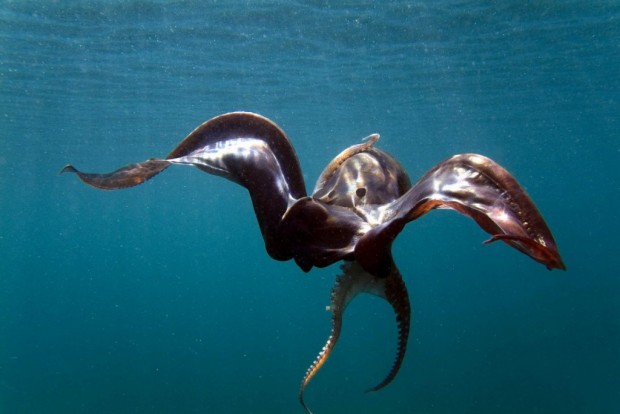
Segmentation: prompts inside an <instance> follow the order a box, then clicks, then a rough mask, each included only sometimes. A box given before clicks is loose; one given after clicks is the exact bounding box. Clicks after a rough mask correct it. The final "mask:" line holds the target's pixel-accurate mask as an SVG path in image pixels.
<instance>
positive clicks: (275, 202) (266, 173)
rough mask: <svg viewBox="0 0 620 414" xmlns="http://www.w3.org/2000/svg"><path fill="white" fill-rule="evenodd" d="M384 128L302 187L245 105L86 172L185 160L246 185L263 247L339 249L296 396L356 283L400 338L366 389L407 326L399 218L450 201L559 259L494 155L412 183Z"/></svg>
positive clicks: (312, 259)
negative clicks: (160, 150) (396, 249)
mask: <svg viewBox="0 0 620 414" xmlns="http://www.w3.org/2000/svg"><path fill="white" fill-rule="evenodd" d="M378 139H379V136H378V135H376V134H373V135H370V136H369V137H367V138H366V140H365V141H364V142H363V143H361V144H359V145H354V146H351V147H349V148H347V149H346V150H344V151H343V152H342V153H340V154H339V155H338V156H337V157H336V158H334V160H332V161H331V162H330V163H329V165H327V167H326V168H325V170H324V171H323V172H322V174H321V176H320V177H319V179H318V182H317V184H316V186H315V188H314V191H313V193H312V195H311V196H308V195H307V194H306V189H305V184H304V181H303V178H302V174H301V170H300V166H299V162H298V160H297V156H296V154H295V151H294V149H293V147H292V145H291V143H290V142H289V140H288V138H287V136H286V135H285V134H284V132H283V131H282V130H281V129H280V128H279V127H278V126H277V125H276V124H274V123H273V122H272V121H270V120H269V119H267V118H264V117H262V116H260V115H257V114H253V113H248V112H233V113H228V114H224V115H220V116H218V117H215V118H213V119H211V120H209V121H207V122H205V123H203V124H202V125H200V126H199V127H198V128H196V129H195V130H194V131H193V132H192V133H190V134H189V136H188V137H187V138H185V139H184V140H183V141H182V142H181V143H180V144H179V145H178V146H177V147H176V148H175V149H174V150H173V151H172V152H171V153H170V154H169V155H168V156H167V157H166V158H164V159H156V158H151V159H149V160H147V161H144V162H141V163H137V164H129V165H127V166H125V167H122V168H120V169H118V170H116V171H114V172H112V173H109V174H89V173H83V172H80V171H78V170H77V169H75V168H74V167H72V166H71V165H67V166H66V167H64V168H63V169H62V172H73V173H76V174H77V175H78V176H79V177H80V178H81V179H82V181H84V182H85V183H87V184H89V185H91V186H93V187H97V188H100V189H104V190H112V189H120V188H127V187H132V186H135V185H138V184H141V183H143V182H145V181H146V180H148V179H150V178H152V177H153V176H155V175H156V174H158V173H160V172H161V171H163V170H164V169H166V168H167V167H168V166H170V165H171V164H182V165H192V166H195V167H197V168H199V169H200V170H202V171H204V172H207V173H210V174H215V175H219V176H221V177H224V178H227V179H229V180H231V181H233V182H235V183H237V184H240V185H242V186H244V187H245V188H247V190H248V191H249V193H250V197H251V199H252V203H253V206H254V211H255V213H256V217H257V219H258V223H259V226H260V230H261V232H262V235H263V239H264V241H265V247H266V249H267V252H268V253H269V255H270V256H271V257H272V258H274V259H276V260H290V259H293V260H295V262H296V263H297V265H298V266H299V267H300V268H301V269H302V270H303V271H305V272H308V271H310V269H312V267H313V266H316V267H325V266H329V265H331V264H333V263H336V262H338V261H343V264H342V266H341V269H342V274H341V275H339V276H338V277H337V278H336V283H335V286H334V288H333V290H332V293H331V303H330V306H329V307H328V309H329V310H330V311H331V312H332V328H331V334H330V336H329V338H328V339H327V343H326V344H325V346H324V347H323V349H322V350H321V352H320V353H319V355H318V356H317V358H316V360H315V361H314V362H313V363H312V364H311V365H310V367H309V368H308V371H307V372H306V374H305V376H304V377H303V380H302V383H301V388H300V392H299V400H300V402H301V404H302V405H303V407H304V409H305V410H306V411H307V412H308V413H310V409H309V408H308V407H307V405H306V404H305V402H304V390H305V388H306V386H307V385H308V383H309V382H310V380H311V379H312V378H313V377H314V376H315V375H316V373H317V371H318V370H319V369H320V368H321V367H322V366H323V364H324V363H325V361H326V360H327V358H328V357H329V355H330V354H331V352H332V350H333V349H334V346H335V345H336V343H337V342H338V337H339V335H340V329H341V325H342V316H343V313H344V311H345V309H346V307H347V305H348V304H349V302H350V301H351V300H352V299H353V298H354V297H355V296H357V295H358V294H359V293H361V292H366V293H371V294H374V295H377V296H379V297H381V298H383V299H385V300H386V301H387V302H389V303H390V305H391V306H392V308H393V309H394V312H395V313H396V323H397V325H398V344H397V353H396V358H395V361H394V364H393V365H392V367H391V370H390V371H389V373H388V374H387V376H386V377H385V378H384V379H383V380H382V381H381V382H379V383H378V384H377V385H375V386H374V387H371V388H370V389H369V390H368V391H378V390H380V389H381V388H383V387H385V386H386V385H388V384H389V383H390V382H391V381H392V380H393V379H394V378H395V377H396V374H397V373H398V370H399V368H400V365H401V363H402V361H403V358H404V356H405V350H406V349H407V339H408V337H409V322H410V306H409V296H408V294H407V289H406V287H405V282H404V281H403V279H402V277H401V275H400V272H399V271H398V268H397V267H396V264H395V263H394V261H393V259H392V254H391V246H392V242H393V241H394V238H395V237H396V236H397V235H398V234H399V233H400V232H401V230H402V229H403V227H404V226H405V224H407V223H408V222H410V221H413V220H415V219H417V218H419V217H421V216H422V215H424V214H426V213H428V212H429V211H431V210H433V209H436V208H441V209H452V210H456V211H458V212H459V213H462V214H464V215H466V216H469V217H471V218H472V219H474V220H475V221H476V222H477V223H478V225H479V226H480V227H481V228H482V229H483V230H484V231H486V232H487V233H489V234H490V235H491V238H490V239H489V240H487V241H486V242H485V243H490V242H494V241H497V240H501V241H503V242H504V243H506V244H507V245H509V246H511V247H514V248H515V249H517V250H519V251H521V252H522V253H524V254H526V255H527V256H529V257H531V258H532V259H534V260H536V261H538V262H540V263H542V264H543V265H545V266H546V267H547V268H548V269H554V268H557V269H565V266H564V263H563V262H562V259H561V258H560V254H559V252H558V249H557V247H556V243H555V241H554V239H553V236H552V235H551V232H550V231H549V228H548V227H547V225H546V224H545V221H544V220H543V218H542V216H541V214H540V213H539V212H538V210H537V208H536V206H535V205H534V203H533V202H532V200H531V199H530V198H529V196H528V195H527V194H526V192H525V191H524V190H523V188H522V187H521V186H520V185H519V183H517V181H516V180H515V179H514V178H513V177H512V176H511V175H510V174H509V173H508V172H507V171H506V170H505V169H504V168H502V167H501V166H500V165H498V164H496V163H495V162H494V161H492V160H490V159H489V158H486V157H484V156H482V155H477V154H460V155H455V156H453V157H452V158H449V159H447V160H445V161H443V162H441V163H439V164H437V165H436V166H434V167H433V168H431V169H430V170H429V171H428V172H427V173H426V174H424V176H423V177H422V178H420V179H419V180H418V181H417V182H416V183H415V184H414V185H413V186H412V185H411V183H410V181H409V177H408V176H407V174H406V173H405V171H404V169H403V168H402V167H401V166H400V164H399V163H398V162H397V161H396V160H395V159H394V158H393V157H392V156H391V155H389V154H387V153H386V152H384V151H381V150H380V149H378V148H376V147H375V144H376V142H377V140H378Z"/></svg>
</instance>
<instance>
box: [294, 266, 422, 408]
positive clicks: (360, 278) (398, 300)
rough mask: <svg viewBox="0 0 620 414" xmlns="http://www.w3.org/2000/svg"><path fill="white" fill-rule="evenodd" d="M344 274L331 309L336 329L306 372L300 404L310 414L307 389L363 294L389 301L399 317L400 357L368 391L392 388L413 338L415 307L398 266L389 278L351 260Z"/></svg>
mask: <svg viewBox="0 0 620 414" xmlns="http://www.w3.org/2000/svg"><path fill="white" fill-rule="evenodd" d="M341 269H342V271H343V272H342V274H341V275H339V276H338V278H337V279H336V284H335V285H334V288H333V289H332V295H331V302H330V306H329V310H331V312H332V328H331V333H330V335H329V337H328V338H327V342H326V343H325V345H324V346H323V349H322V350H321V352H319V354H318V356H317V357H316V359H315V360H314V362H313V363H312V364H311V365H310V367H309V368H308V370H307V371H306V375H305V376H304V378H303V380H302V382H301V387H300V390H299V401H300V402H301V405H302V406H303V407H304V409H305V410H306V412H307V413H309V414H311V411H310V409H309V408H308V406H307V404H306V403H305V401H304V391H305V389H306V386H307V385H308V383H309V382H310V380H312V378H313V377H314V376H315V375H316V374H317V372H318V371H319V370H320V369H321V367H322V366H323V365H324V364H325V362H326V361H327V359H328V358H329V356H330V355H331V353H332V351H333V350H334V348H335V346H336V343H337V342H338V338H339V337H340V332H341V329H342V318H343V315H344V312H345V310H346V307H347V305H348V304H349V303H350V302H351V301H352V300H353V299H354V298H355V297H356V296H357V295H358V294H360V293H370V294H373V295H376V296H378V297H381V298H383V299H385V300H386V301H387V302H388V303H389V304H390V305H391V306H392V309H393V310H394V313H395V314H396V323H397V326H398V343H397V351H396V358H395V359H394V363H393V364H392V368H391V369H390V372H389V373H388V374H387V376H386V377H385V378H384V379H383V380H382V381H381V382H379V383H378V384H377V385H375V386H374V387H371V388H369V389H367V390H366V392H372V391H378V390H380V389H382V388H383V387H385V386H386V385H388V384H389V383H390V382H392V380H393V379H394V378H395V377H396V374H397V373H398V371H399V369H400V366H401V364H402V362H403V359H404V357H405V352H406V350H407V341H408V338H409V324H410V318H411V307H410V304H409V295H408V293H407V288H406V286H405V282H404V281H403V279H402V277H401V275H400V272H399V271H398V269H397V268H396V266H392V267H391V269H392V271H391V273H390V274H389V275H388V276H386V277H382V278H379V277H376V276H374V275H372V274H370V273H368V272H367V271H365V270H364V268H363V267H362V266H361V265H360V264H359V263H358V262H356V261H352V262H351V261H347V262H345V263H344V264H343V265H342V266H341Z"/></svg>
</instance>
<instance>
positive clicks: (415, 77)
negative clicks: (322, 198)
mask: <svg viewBox="0 0 620 414" xmlns="http://www.w3.org/2000/svg"><path fill="white" fill-rule="evenodd" d="M619 19H620V4H619V3H618V2H617V1H593V2H589V1H506V2H483V1H469V2H468V1H448V0H440V1H419V2H408V1H392V2H371V1H358V2H357V1H356V2H353V1H347V2H335V1H334V2H330V1H286V2H266V1H255V2H252V1H247V2H239V1H206V2H199V1H195V2H193V1H114V0H112V1H47V2H37V1H9V0H5V1H2V2H0V122H1V128H0V412H2V413H172V412H174V413H301V412H303V411H302V408H301V407H300V406H299V403H298V401H297V392H298V387H299V383H300V381H301V378H302V376H303V374H304V372H305V370H306V368H307V366H308V365H309V364H310V363H311V362H312V360H313V359H314V357H315V355H316V354H317V353H318V351H319V350H320V349H321V347H322V346H323V344H324V341H325V339H326V337H327V335H328V333H329V325H330V314H329V313H328V312H326V311H325V305H327V304H328V301H329V294H330V289H331V286H332V284H333V281H334V278H335V276H336V274H337V273H338V267H337V266H332V267H330V268H327V269H314V270H313V271H312V272H310V273H308V274H305V273H303V272H302V271H301V270H299V269H298V268H297V267H296V266H295V265H294V263H292V262H284V263H283V262H275V261H273V260H271V259H270V258H269V257H268V256H267V254H266V252H265V250H264V246H263V242H262V239H261V236H260V233H259V230H258V226H257V223H256V221H255V217H254V213H253V211H252V206H251V203H250V200H249V197H248V196H247V194H246V192H245V190H244V189H242V188H240V187H238V186H236V185H234V184H232V183H230V182H227V181H225V180H222V179H221V178H218V177H213V176H209V175H206V174H204V173H201V172H200V171H198V170H196V169H192V168H183V167H178V168H170V169H169V170H167V171H166V172H165V173H164V174H161V175H160V176H158V177H156V178H155V179H153V180H152V181H150V182H148V183H146V184H144V185H142V186H139V187H136V188H133V189H129V190H124V191H116V192H104V191H97V190H94V189H92V188H89V187H87V186H85V185H83V184H82V183H80V182H79V181H78V180H77V179H76V178H75V177H74V176H70V175H59V174H58V172H59V170H60V169H61V168H62V167H63V166H64V165H65V164H67V163H69V162H70V163H73V164H74V165H76V166H77V167H78V168H81V169H83V170H85V171H94V172H97V171H100V172H106V171H111V170H113V169H115V168H117V167H119V166H121V165H124V164H126V163H128V162H135V161H142V160H144V159H147V158H149V157H154V156H158V157H161V156H164V155H165V154H166V153H168V151H169V150H171V149H172V148H173V147H174V146H175V145H176V144H177V143H178V142H179V141H180V140H181V139H182V138H183V137H185V136H186V135H187V134H188V133H189V132H190V131H191V130H192V129H193V128H194V127H196V126H197V125H199V124H200V123H201V122H203V121H204V120H206V119H209V118H211V117H214V116H216V115H218V114H221V113H224V112H229V111H234V110H245V111H254V112H258V113H260V114H263V115H265V116H267V117H269V118H271V119H273V120H274V121H275V122H276V123H278V124H279V125H280V126H281V127H282V128H283V129H284V131H286V133H287V134H288V136H289V137H290V139H291V140H292V142H293V144H294V145H295V148H296V150H297V152H298V156H299V159H300V162H301V165H302V168H303V171H304V175H305V179H306V185H307V187H308V188H309V190H311V189H312V187H313V185H314V181H315V180H316V178H317V177H318V175H319V173H320V172H321V170H322V168H323V167H324V166H325V165H326V164H327V163H328V162H329V161H330V160H331V158H332V157H334V156H335V155H336V154H337V153H339V152H340V151H341V150H342V149H344V148H346V147H347V146H349V145H352V144H355V143H358V142H359V141H360V139H361V138H362V137H365V136H367V135H368V134H370V133H373V132H378V133H380V134H381V136H382V138H381V140H380V141H379V144H378V145H379V146H380V147H381V148H383V149H385V150H387V151H389V152H391V153H392V154H394V155H395V156H396V157H397V158H398V159H399V161H400V162H401V163H402V164H403V165H404V166H405V168H406V169H407V170H408V172H409V174H410V176H411V178H412V180H414V181H415V180H416V179H417V178H419V177H420V176H421V175H422V174H423V173H424V172H425V171H426V170H427V169H428V168H430V167H431V166H433V165H434V164H436V163H437V162H439V161H441V160H443V159H445V158H447V157H449V156H451V155H453V154H456V153H462V152H477V153H481V154H484V155H487V156H489V157H491V158H493V159H494V160H496V161H497V162H499V163H500V164H502V165H503V166H505V167H506V168H507V169H508V170H509V171H510V172H511V173H513V174H514V175H515V177H516V178H517V179H518V180H519V182H520V183H521V184H522V185H523V186H524V187H525V188H526V189H527V191H528V192H529V193H530V195H531V196H532V198H533V199H534V201H535V202H536V204H537V206H538V207H539V209H540V210H541V212H542V213H543V215H544V217H545V218H546V220H547V222H548V224H549V226H550V227H551V229H552V231H553V233H554V235H555V237H556V240H557V242H558V245H559V247H560V251H561V253H562V255H563V258H564V260H565V262H566V264H567V266H568V271H567V272H560V271H553V272H549V271H547V270H546V269H545V268H544V267H543V266H541V265H539V264H537V263H535V262H533V261H531V260H529V259H528V258H527V257H526V256H524V255H522V254H520V253H518V252H517V251H514V250H513V249H509V248H507V247H506V246H505V245H501V244H499V243H496V244H492V245H489V246H483V245H482V244H481V242H482V241H483V240H485V239H486V238H487V235H486V234H485V233H483V232H482V231H481V230H480V229H479V228H478V227H477V226H476V225H475V224H474V223H473V222H472V221H471V220H469V219H467V218H465V217H462V216H460V215H458V214H456V213H454V212H449V211H437V212H433V213H431V214H429V215H428V216H425V217H423V218H422V219H420V220H419V221H417V222H414V223H411V224H409V225H408V227H407V228H406V230H405V231H404V232H403V233H402V234H401V235H400V236H399V238H398V239H397V241H396V243H395V245H394V256H395V259H396V262H397V263H398V265H399V267H400V269H401V271H402V273H403V276H404V279H405V281H406V283H407V285H408V289H409V291H410V295H411V301H412V305H413V318H412V327H411V337H410V345H409V349H408V351H407V356H406V358H405V362H404V364H403V367H402V369H401V371H400V373H399V375H398V376H397V378H396V380H395V381H394V382H393V383H392V384H391V385H390V386H388V387H387V388H386V389H384V390H382V391H380V392H378V393H374V394H363V392H362V391H363V390H364V389H366V388H367V387H369V386H371V385H374V384H375V383H376V382H377V381H378V380H380V379H381V378H382V377H383V376H384V375H385V374H386V373H387V371H388V370H389V367H390V366H391V363H392V359H393V356H394V352H395V343H396V342H395V338H396V328H395V324H394V317H393V315H392V312H391V309H390V307H389V306H388V305H387V304H386V303H384V302H383V301H381V300H378V299H376V298H374V297H371V296H362V297H359V298H357V299H356V300H355V301H354V302H352V303H351V305H350V307H349V309H348V311H347V314H346V315H345V321H344V324H345V325H344V330H343V334H342V337H341V340H340V342H339V344H338V346H337V348H336V350H335V352H334V354H333V355H332V357H331V358H330V360H329V361H328V362H327V364H326V365H325V367H324V368H323V370H322V371H321V372H320V373H319V374H318V375H317V377H316V378H315V379H314V380H313V382H312V383H311V384H310V385H309V387H308V389H307V392H306V401H307V402H308V404H309V405H310V407H311V408H312V409H313V410H314V412H315V413H317V414H327V413H341V412H356V413H420V414H421V413H477V414H478V413H500V412H501V413H618V412H620V306H619V304H620V278H619V275H620V272H619V271H618V267H619V266H618V265H619V257H620V250H619V249H618V234H620V231H619V230H620V229H619V225H618V223H619V219H620V217H619V216H620V215H619V214H618V205H619V201H620V200H619V195H618V194H619V190H620V188H619V182H620V180H619V178H620V177H619V175H620V174H619V172H618V168H619V161H620V145H619V144H620V139H619V138H620V133H619V131H620V72H619V69H618V68H620V41H619V39H620V23H619Z"/></svg>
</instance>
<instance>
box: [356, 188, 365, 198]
mask: <svg viewBox="0 0 620 414" xmlns="http://www.w3.org/2000/svg"><path fill="white" fill-rule="evenodd" d="M355 195H356V196H358V197H359V198H362V197H364V196H365V195H366V189H365V188H364V187H360V188H358V189H357V190H355Z"/></svg>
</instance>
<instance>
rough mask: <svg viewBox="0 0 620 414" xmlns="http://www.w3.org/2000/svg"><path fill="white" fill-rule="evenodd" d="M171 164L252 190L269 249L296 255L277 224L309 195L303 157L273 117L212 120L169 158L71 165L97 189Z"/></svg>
mask: <svg viewBox="0 0 620 414" xmlns="http://www.w3.org/2000/svg"><path fill="white" fill-rule="evenodd" d="M171 164H181V165H191V166H195V167H197V168H199V169H200V170H202V171H204V172H207V173H209V174H214V175H218V176H221V177H224V178H226V179H229V180H231V181H233V182H236V183H238V184H240V185H242V186H244V187H245V188H247V189H248V191H249V193H250V197H251V198H252V203H253V205H254V211H255V212H256V216H257V218H258V222H259V226H260V228H261V232H262V234H263V238H264V240H265V245H266V248H267V251H268V253H269V254H270V255H271V256H272V257H273V258H275V259H278V260H288V259H290V258H291V255H290V253H289V252H288V248H287V246H284V245H283V244H282V243H281V242H280V240H279V238H278V236H277V228H278V226H279V223H280V221H281V219H282V217H283V215H284V213H285V212H286V210H287V208H288V207H289V205H291V204H292V203H293V202H294V201H295V200H297V199H299V198H302V197H304V196H305V195H306V189H305V184H304V181H303V176H302V174H301V169H300V167H299V161H298V160H297V155H296V154H295V150H294V149H293V146H292V145H291V143H290V141H289V139H288V137H287V136H286V135H285V134H284V132H283V131H282V130H281V129H280V128H279V127H278V126H277V125H276V124H275V123H273V122H272V121H270V120H269V119H267V118H264V117H262V116H260V115H257V114H253V113H249V112H233V113H229V114H224V115H220V116H217V117H215V118H213V119H210V120H208V121H206V122H205V123H203V124H202V125H200V126H199V127H198V128H196V129H195V130H194V131H192V132H191V133H190V134H189V135H188V136H187V137H186V138H185V139H184V140H183V141H182V142H181V143H180V144H179V145H178V146H177V147H176V148H175V149H174V150H172V152H170V154H168V155H167V156H166V157H165V158H164V159H155V158H153V159H149V160H147V161H144V162H141V163H134V164H129V165H127V166H124V167H122V168H120V169H118V170H116V171H114V172H112V173H105V174H93V173H84V172H81V171H79V170H77V169H76V168H75V167H73V166H72V165H67V166H66V167H64V168H63V169H62V171H61V172H72V173H75V174H77V175H78V177H79V178H80V179H81V180H82V181H83V182H85V183H86V184H89V185H91V186H93V187H96V188H99V189H104V190H115V189H122V188H128V187H133V186H135V185H138V184H141V183H143V182H145V181H147V180H149V179H151V178H152V177H154V176H155V175H157V174H158V173H159V172H161V171H163V170H164V169H166V168H167V167H168V166H169V165H171Z"/></svg>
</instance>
